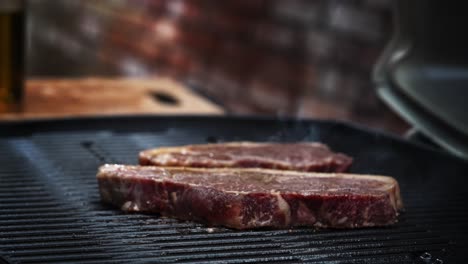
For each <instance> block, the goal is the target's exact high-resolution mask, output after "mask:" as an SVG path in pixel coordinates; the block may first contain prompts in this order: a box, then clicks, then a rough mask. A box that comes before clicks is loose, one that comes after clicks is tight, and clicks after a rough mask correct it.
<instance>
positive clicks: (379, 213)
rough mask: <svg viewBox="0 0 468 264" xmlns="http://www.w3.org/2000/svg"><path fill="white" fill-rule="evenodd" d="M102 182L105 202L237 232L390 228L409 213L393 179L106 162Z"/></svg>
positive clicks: (101, 190) (101, 189) (102, 193)
mask: <svg viewBox="0 0 468 264" xmlns="http://www.w3.org/2000/svg"><path fill="white" fill-rule="evenodd" d="M97 178H98V182H99V190H100V193H101V198H102V200H103V201H104V202H105V203H109V204H113V205H115V206H118V207H120V208H121V209H122V210H124V211H129V212H130V211H132V212H149V213H160V214H161V215H163V216H169V217H174V218H178V219H183V220H193V221H199V222H203V223H206V224H208V225H212V226H219V225H221V226H227V227H231V228H236V229H248V228H258V227H273V228H289V227H293V226H313V227H323V228H325V227H329V228H358V227H369V226H385V225H390V224H393V223H395V222H396V221H397V216H398V211H399V210H400V209H402V202H401V199H400V191H399V187H398V183H397V182H396V180H395V179H393V178H391V177H386V176H371V175H355V174H337V173H307V172H293V171H280V170H267V169H232V168H222V169H200V168H181V167H155V166H127V165H103V166H101V167H100V168H99V172H98V174H97Z"/></svg>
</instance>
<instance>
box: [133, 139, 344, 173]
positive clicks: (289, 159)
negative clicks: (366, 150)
mask: <svg viewBox="0 0 468 264" xmlns="http://www.w3.org/2000/svg"><path fill="white" fill-rule="evenodd" d="M139 160H140V165H155V166H183V167H203V168H268V169H281V170H296V171H315V172H344V171H346V170H347V169H348V168H349V166H350V165H351V163H352V158H351V157H348V156H346V155H344V154H341V153H334V152H332V151H331V150H330V149H329V148H328V147H327V146H325V145H323V144H321V143H306V142H304V143H252V142H231V143H220V144H204V145H188V146H181V147H168V148H157V149H150V150H145V151H142V152H140V155H139Z"/></svg>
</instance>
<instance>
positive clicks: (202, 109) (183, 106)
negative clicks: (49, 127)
mask: <svg viewBox="0 0 468 264" xmlns="http://www.w3.org/2000/svg"><path fill="white" fill-rule="evenodd" d="M22 109H23V110H22V112H20V113H0V119H22V118H26V119H31V118H51V117H52V118H53V117H70V116H92V115H116V114H118V115H125V114H164V115H167V114H191V115H197V114H210V115H213V114H223V110H222V109H221V108H220V107H219V106H217V105H215V104H213V103H211V102H210V101H208V100H206V99H204V98H202V97H201V96H199V95H197V94H195V93H194V92H192V91H191V90H189V89H188V88H186V87H184V86H183V85H181V84H179V83H177V82H175V81H173V80H170V79H128V78H125V79H103V78H86V79H44V80H29V81H27V84H26V88H25V97H24V102H23V106H22Z"/></svg>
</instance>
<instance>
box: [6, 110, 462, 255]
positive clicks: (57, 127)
mask: <svg viewBox="0 0 468 264" xmlns="http://www.w3.org/2000/svg"><path fill="white" fill-rule="evenodd" d="M194 119H196V120H194ZM194 119H190V118H179V119H175V120H174V119H167V118H161V119H157V118H149V117H147V118H135V119H129V118H127V119H112V118H109V119H103V120H98V121H99V123H97V121H96V120H86V119H84V120H73V121H56V122H32V123H31V124H28V123H26V124H20V125H18V124H4V125H3V126H2V125H1V124H0V128H1V129H10V131H9V132H5V135H4V137H3V138H1V139H0V165H1V166H0V256H1V257H3V260H4V261H6V262H7V263H65V262H71V263H77V262H79V263H173V262H177V263H262V262H269V263H439V264H440V263H463V261H464V256H463V249H465V248H466V247H467V246H468V244H467V243H466V235H467V233H468V232H467V230H468V229H467V226H468V210H467V209H468V208H467V207H468V206H467V203H466V200H467V199H466V196H467V193H468V191H467V190H466V189H467V188H466V187H465V186H464V182H466V180H465V179H464V178H465V177H467V175H466V173H467V172H468V166H467V165H466V163H463V162H461V161H458V160H455V159H452V158H451V157H448V156H446V155H444V154H441V153H438V152H435V151H432V150H429V149H423V148H420V147H417V146H415V145H412V144H409V143H406V142H403V141H400V140H397V139H394V138H391V137H387V136H383V135H380V134H377V133H375V132H369V131H364V130H361V129H357V128H353V127H350V126H347V125H344V124H339V123H331V122H329V123H327V122H300V123H295V122H288V121H284V122H280V121H274V120H252V119H245V120H244V119H216V118H194ZM120 121H121V122H120ZM97 124H99V125H97ZM71 125H73V126H71ZM128 127H131V129H130V130H129V129H128ZM15 130H17V133H16V131H15ZM61 130H63V131H61ZM3 131H5V130H3ZM216 140H261V141H265V140H284V141H293V140H294V141H295V140H311V141H313V140H319V141H322V142H325V143H327V144H329V145H330V146H331V147H332V148H333V149H335V150H338V151H343V152H345V153H347V154H350V155H351V156H353V157H354V158H355V163H354V165H353V167H352V172H359V173H379V174H388V175H391V176H394V177H395V178H397V179H398V180H399V182H400V184H401V188H402V195H403V199H404V203H405V207H406V212H405V213H403V214H402V215H401V217H400V222H399V223H398V224H397V225H396V226H394V227H388V228H369V229H359V230H313V229H308V228H300V229H292V230H253V231H233V230H228V229H224V228H209V227H206V226H204V225H202V224H197V223H192V222H180V221H177V220H173V219H166V218H160V217H158V216H156V215H143V214H125V213H123V212H120V211H119V210H116V209H115V208H111V207H108V206H105V205H103V204H101V202H100V197H99V193H98V189H97V181H96V179H95V174H96V170H97V167H98V166H99V165H101V164H103V163H128V164H135V163H136V162H137V153H138V151H140V150H142V149H145V148H151V147H157V146H170V145H180V144H191V143H205V142H207V141H216ZM428 256H429V257H428ZM424 259H430V260H428V261H425V260H424ZM437 259H439V260H437ZM460 261H462V262H460ZM0 263H2V261H0Z"/></svg>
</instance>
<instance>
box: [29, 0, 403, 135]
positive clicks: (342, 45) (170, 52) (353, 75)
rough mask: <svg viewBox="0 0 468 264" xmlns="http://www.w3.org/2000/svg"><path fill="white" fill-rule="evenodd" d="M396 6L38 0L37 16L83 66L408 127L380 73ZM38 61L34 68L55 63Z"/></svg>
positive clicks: (302, 111)
mask: <svg viewBox="0 0 468 264" xmlns="http://www.w3.org/2000/svg"><path fill="white" fill-rule="evenodd" d="M35 2H36V3H35ZM39 2H40V3H39ZM390 6H391V3H390V0H224V1H216V0H118V1H116V0H114V1H110V0H106V1H100V0H91V1H90V0H87V1H68V0H61V1H51V0H42V1H38V0H31V11H32V12H31V13H32V19H33V20H34V21H35V22H38V23H36V26H37V27H38V28H39V26H40V27H41V28H42V29H44V28H47V32H46V33H47V34H44V32H38V31H37V30H36V31H35V33H34V36H32V39H33V41H35V42H36V43H39V44H41V45H42V46H45V47H48V48H50V46H54V47H53V49H55V50H56V52H61V53H62V54H64V55H63V57H65V58H66V59H61V61H60V59H58V60H59V62H57V63H55V66H57V65H60V62H61V63H63V64H68V65H70V61H72V63H76V64H77V65H80V66H83V65H84V66H86V65H88V67H76V69H75V70H76V72H75V73H76V74H77V75H79V74H90V73H96V72H98V73H103V74H119V75H120V74H122V75H169V76H172V77H175V78H178V79H180V80H182V81H184V82H187V83H189V84H191V85H193V86H194V87H196V88H197V89H199V90H200V91H201V92H202V93H203V94H206V95H208V96H210V97H212V98H214V99H215V100H216V101H218V102H221V103H222V104H223V105H224V106H225V107H226V108H227V109H228V110H230V111H231V112H233V113H248V114H252V113H256V114H276V115H300V116H306V117H319V118H340V119H346V120H358V121H360V122H364V123H367V124H370V125H373V126H377V127H382V128H389V129H392V130H395V131H396V130H398V131H401V130H402V129H404V127H405V126H404V125H403V123H402V122H401V121H400V120H399V119H397V118H396V117H395V116H394V115H392V114H391V113H390V112H389V111H388V110H387V109H386V107H385V106H384V105H382V103H381V102H380V101H379V100H378V99H377V97H376V95H375V92H374V89H373V86H372V83H371V81H370V73H371V70H372V66H373V64H374V62H375V60H376V58H377V57H378V55H379V54H380V53H381V52H382V49H383V47H384V45H385V43H386V42H387V41H388V39H389V37H390V35H391V8H390ZM51 32H52V33H51ZM41 45H39V46H41ZM36 61H38V58H36V59H35V60H33V63H32V65H31V72H32V73H33V74H34V73H35V74H42V73H43V72H46V73H47V71H46V70H44V65H36V64H35V63H34V62H36ZM39 66H41V67H42V68H41V67H39ZM72 68H73V67H72ZM69 70H70V71H73V69H69ZM41 71H42V72H41ZM52 72H53V70H52Z"/></svg>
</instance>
